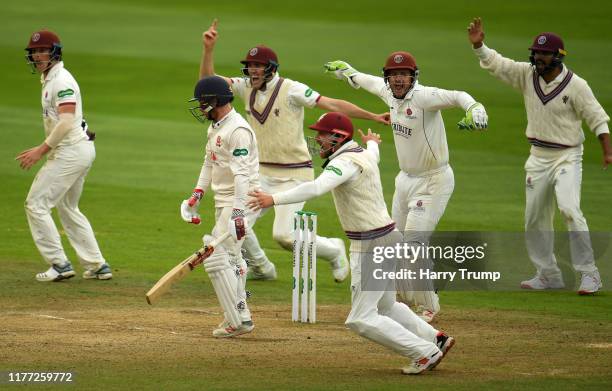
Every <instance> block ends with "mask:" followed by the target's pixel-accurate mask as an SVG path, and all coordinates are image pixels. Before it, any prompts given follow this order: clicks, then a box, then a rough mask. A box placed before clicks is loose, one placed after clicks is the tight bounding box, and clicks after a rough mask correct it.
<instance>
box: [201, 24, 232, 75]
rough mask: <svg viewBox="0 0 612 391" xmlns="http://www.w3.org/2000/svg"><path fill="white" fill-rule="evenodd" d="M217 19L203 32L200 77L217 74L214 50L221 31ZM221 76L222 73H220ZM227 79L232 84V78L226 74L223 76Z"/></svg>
mask: <svg viewBox="0 0 612 391" xmlns="http://www.w3.org/2000/svg"><path fill="white" fill-rule="evenodd" d="M217 23H218V21H217V19H215V20H213V22H212V24H211V25H210V27H209V28H208V30H206V31H204V33H202V45H203V48H202V59H201V60H200V74H199V79H202V78H203V77H205V76H212V75H214V74H215V63H214V55H213V53H214V50H215V44H216V43H217V39H218V38H219V33H218V32H217ZM218 76H221V75H218ZM221 77H223V78H224V79H225V81H226V82H227V83H228V84H230V85H231V80H230V79H229V78H227V77H225V76H221Z"/></svg>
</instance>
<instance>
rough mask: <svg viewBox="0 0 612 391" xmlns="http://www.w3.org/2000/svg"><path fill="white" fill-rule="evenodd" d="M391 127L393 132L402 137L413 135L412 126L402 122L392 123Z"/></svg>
mask: <svg viewBox="0 0 612 391" xmlns="http://www.w3.org/2000/svg"><path fill="white" fill-rule="evenodd" d="M391 128H393V133H395V134H397V135H398V136H402V137H410V136H412V128H409V127H407V126H404V125H402V124H398V123H397V122H393V123H392V124H391Z"/></svg>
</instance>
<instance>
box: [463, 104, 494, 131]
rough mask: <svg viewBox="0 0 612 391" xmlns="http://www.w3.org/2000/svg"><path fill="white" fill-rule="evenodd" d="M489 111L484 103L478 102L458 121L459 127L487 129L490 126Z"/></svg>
mask: <svg viewBox="0 0 612 391" xmlns="http://www.w3.org/2000/svg"><path fill="white" fill-rule="evenodd" d="M488 120H489V118H488V117H487V112H486V111H485V108H484V106H483V105H482V104H480V103H478V102H476V103H474V104H473V105H471V106H470V108H469V109H467V111H466V112H465V118H463V119H462V120H461V121H459V122H458V123H457V126H458V127H459V129H467V130H474V129H483V130H484V129H486V128H487V126H488V123H487V122H488Z"/></svg>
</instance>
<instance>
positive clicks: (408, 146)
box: [325, 51, 487, 322]
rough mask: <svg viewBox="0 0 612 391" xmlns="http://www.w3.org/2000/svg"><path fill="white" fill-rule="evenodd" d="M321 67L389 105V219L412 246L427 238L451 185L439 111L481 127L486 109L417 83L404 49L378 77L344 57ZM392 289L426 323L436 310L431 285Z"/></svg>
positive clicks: (464, 123)
mask: <svg viewBox="0 0 612 391" xmlns="http://www.w3.org/2000/svg"><path fill="white" fill-rule="evenodd" d="M325 68H326V71H327V72H330V73H332V74H333V75H335V76H336V78H338V79H345V80H347V82H348V83H349V84H350V85H351V86H352V87H354V88H361V87H363V88H364V89H365V90H366V91H368V92H370V93H372V94H374V95H376V96H378V97H379V98H381V99H382V100H383V102H385V103H386V104H387V105H388V106H389V109H390V112H391V126H392V128H393V136H394V140H395V149H396V151H397V158H398V160H399V166H400V172H399V174H398V175H397V177H396V178H395V193H394V195H393V206H392V216H393V221H395V223H396V224H397V226H398V228H399V229H400V230H402V231H404V235H405V237H406V240H407V241H408V242H409V243H412V245H415V246H418V244H419V243H426V242H428V240H429V237H430V236H431V233H432V232H433V231H434V229H435V228H436V225H437V224H438V221H440V218H441V217H442V214H443V213H444V210H445V208H446V205H447V204H448V201H449V199H450V197H451V194H452V193H453V189H454V186H455V180H454V175H453V170H452V169H451V167H450V165H449V158H448V145H447V142H446V132H445V129H444V122H443V120H442V114H441V110H443V109H447V108H452V107H460V108H462V109H463V110H465V111H466V116H465V118H464V119H463V120H461V121H460V122H459V124H458V125H459V128H461V129H468V130H473V129H479V130H484V129H486V128H487V113H486V111H485V109H484V107H483V105H482V104H480V103H478V102H476V101H475V100H474V98H472V97H471V96H470V95H469V94H467V93H466V92H463V91H449V90H443V89H441V88H434V87H426V86H423V85H421V84H419V82H418V76H419V69H418V67H417V64H416V61H415V59H414V57H413V56H412V55H411V54H410V53H408V52H402V51H399V52H393V53H391V54H390V55H389V57H388V58H387V60H386V62H385V65H384V67H383V76H384V77H377V76H372V75H368V74H365V73H361V72H358V71H357V70H355V69H354V68H353V67H351V66H350V65H349V64H348V63H346V62H344V61H332V62H329V63H327V64H325ZM398 294H399V296H400V299H401V300H402V301H404V302H405V303H406V304H409V305H413V306H414V307H415V308H416V309H417V312H418V313H419V314H420V316H421V317H422V318H423V319H424V320H426V321H427V322H431V321H432V320H433V318H434V316H435V315H436V314H437V313H438V312H439V311H440V304H439V300H438V295H437V294H436V293H435V291H434V290H433V286H429V287H427V286H423V287H420V288H416V287H415V286H412V287H411V286H410V284H408V281H405V282H404V283H402V284H398Z"/></svg>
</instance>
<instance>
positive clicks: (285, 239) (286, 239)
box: [272, 233, 293, 250]
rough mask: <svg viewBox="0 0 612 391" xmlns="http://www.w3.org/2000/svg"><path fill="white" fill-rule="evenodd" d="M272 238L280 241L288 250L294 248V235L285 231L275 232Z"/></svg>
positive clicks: (277, 241)
mask: <svg viewBox="0 0 612 391" xmlns="http://www.w3.org/2000/svg"><path fill="white" fill-rule="evenodd" d="M272 238H273V239H274V241H276V243H278V244H279V245H280V246H281V247H282V248H284V249H286V250H291V249H293V236H292V235H288V234H285V233H282V234H279V233H273V234H272Z"/></svg>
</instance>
